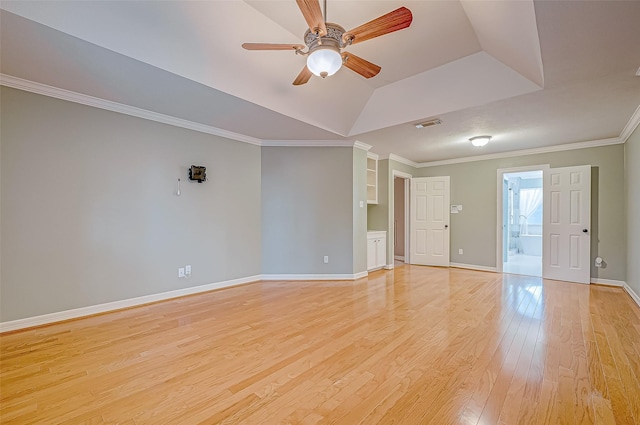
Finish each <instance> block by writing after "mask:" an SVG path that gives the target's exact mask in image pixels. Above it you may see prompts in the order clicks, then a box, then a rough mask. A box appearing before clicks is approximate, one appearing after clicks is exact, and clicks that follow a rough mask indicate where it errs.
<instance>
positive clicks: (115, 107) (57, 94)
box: [0, 74, 262, 146]
mask: <svg viewBox="0 0 640 425" xmlns="http://www.w3.org/2000/svg"><path fill="white" fill-rule="evenodd" d="M0 85H3V86H7V87H11V88H14V89H19V90H24V91H28V92H31V93H36V94H40V95H44V96H49V97H53V98H56V99H61V100H66V101H69V102H74V103H79V104H81V105H86V106H92V107H94V108H100V109H104V110H107V111H112V112H118V113H121V114H125V115H130V116H132V117H137V118H142V119H146V120H150V121H155V122H160V123H163V124H168V125H172V126H175V127H181V128H186V129H188V130H194V131H198V132H200V133H206V134H212V135H214V136H220V137H224V138H227V139H232V140H237V141H239V142H244V143H250V144H252V145H258V146H260V145H261V144H262V141H261V140H260V139H256V138H255V137H250V136H245V135H243V134H238V133H234V132H232V131H227V130H223V129H221V128H216V127H212V126H210V125H206V124H200V123H196V122H193V121H188V120H183V119H180V118H176V117H172V116H169V115H164V114H160V113H157V112H152V111H148V110H146V109H141V108H136V107H134V106H129V105H124V104H122V103H117V102H112V101H110V100H104V99H100V98H97V97H93V96H88V95H86V94H81V93H76V92H72V91H69V90H65V89H60V88H57V87H52V86H48V85H46V84H41V83H36V82H33V81H28V80H23V79H22V78H17V77H13V76H11V75H6V74H0Z"/></svg>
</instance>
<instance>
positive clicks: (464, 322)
mask: <svg viewBox="0 0 640 425" xmlns="http://www.w3.org/2000/svg"><path fill="white" fill-rule="evenodd" d="M0 342H1V344H2V357H1V362H2V364H1V365H2V370H1V390H2V395H1V401H2V408H1V409H2V410H1V415H2V416H1V420H0V422H2V424H11V423H19V424H30V423H38V424H59V423H64V424H67V423H69V424H81V423H82V424H84V423H88V424H94V423H123V424H197V423H205V424H280V423H290V424H316V423H318V424H325V423H334V424H347V425H352V424H359V423H363V424H464V425H471V424H477V425H490V424H491V425H493V424H504V425H512V424H594V423H595V424H640V309H639V308H638V306H637V305H635V304H634V303H633V301H632V300H631V298H630V297H629V296H628V295H627V294H625V293H624V292H623V291H622V289H620V288H610V287H604V286H595V285H591V286H589V285H580V284H571V283H565V282H555V281H544V282H543V281H542V280H541V279H539V278H532V277H524V276H516V275H501V274H495V273H485V272H475V271H467V270H458V269H450V270H448V269H437V268H428V267H416V266H402V267H398V268H397V269H396V270H394V271H389V272H386V271H380V272H376V273H373V274H372V275H371V276H370V277H369V279H368V280H367V279H362V280H358V281H356V282H261V283H255V284H249V285H244V286H240V287H236V288H229V289H225V290H221V291H217V292H210V293H206V294H200V295H195V296H190V297H185V298H181V299H176V300H172V301H167V302H162V303H158V304H154V305H148V306H144V307H139V308H135V309H130V310H125V311H120V312H115V313H111V314H106V315H101V316H95V317H90V318H85V319H81V320H76V321H72V322H67V323H61V324H57V325H52V326H47V327H42V328H39V329H33V330H27V331H22V332H17V333H11V334H5V335H2V336H0Z"/></svg>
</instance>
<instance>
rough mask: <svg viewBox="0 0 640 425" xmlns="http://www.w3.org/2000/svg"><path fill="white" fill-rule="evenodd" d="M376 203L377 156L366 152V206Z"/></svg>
mask: <svg viewBox="0 0 640 425" xmlns="http://www.w3.org/2000/svg"><path fill="white" fill-rule="evenodd" d="M377 203H378V155H376V154H375V153H371V152H367V204H377Z"/></svg>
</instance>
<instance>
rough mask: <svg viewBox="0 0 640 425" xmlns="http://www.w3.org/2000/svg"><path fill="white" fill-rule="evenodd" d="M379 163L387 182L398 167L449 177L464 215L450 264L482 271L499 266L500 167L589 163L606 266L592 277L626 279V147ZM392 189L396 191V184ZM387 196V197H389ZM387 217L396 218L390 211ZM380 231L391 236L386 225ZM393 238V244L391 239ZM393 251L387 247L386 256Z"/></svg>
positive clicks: (455, 219)
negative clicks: (413, 164) (432, 162)
mask: <svg viewBox="0 0 640 425" xmlns="http://www.w3.org/2000/svg"><path fill="white" fill-rule="evenodd" d="M381 162H382V163H383V166H386V169H387V181H392V180H391V179H392V177H391V174H392V172H393V170H394V169H397V170H399V171H403V172H406V173H409V174H413V176H414V177H434V176H450V177H451V204H462V205H463V210H462V212H460V213H459V214H452V215H451V262H452V263H460V264H469V265H475V266H483V267H496V223H497V216H496V214H497V204H496V202H497V170H498V169H502V168H514V167H524V166H529V165H543V164H549V165H550V167H565V166H572V165H583V164H590V165H591V166H592V170H591V171H592V188H591V195H592V202H591V204H592V205H591V215H592V220H591V221H592V226H591V231H592V232H591V233H592V244H591V245H592V246H591V257H592V258H595V257H597V256H601V257H602V258H603V259H604V261H605V262H606V267H604V268H600V269H598V268H595V266H593V265H592V270H591V276H592V277H593V278H600V279H611V280H620V281H624V280H625V276H626V247H625V243H624V241H625V232H626V225H625V213H624V200H625V196H624V190H623V187H624V167H623V164H624V145H621V144H620V145H612V146H602V147H596V148H586V149H575V150H570V151H562V152H554V153H546V154H537V155H525V156H518V157H510V158H500V159H491V160H483V161H473V162H465V163H458V164H450V165H441V166H435V167H421V168H413V167H409V166H407V165H405V164H400V163H398V162H396V161H389V160H386V161H381ZM385 163H386V164H385ZM389 188H390V189H392V188H393V185H391V186H390V187H389ZM389 197H390V195H387V199H389ZM384 202H385V203H386V199H385V201H384ZM387 214H390V215H392V214H393V211H392V210H390V209H389V208H388V207H387ZM391 218H393V217H391ZM382 230H390V233H392V232H393V229H388V225H387V226H385V227H384V228H383V229H382ZM390 240H393V235H391V236H390ZM459 248H463V250H464V254H463V255H459V254H458V249H459ZM391 249H392V246H391V245H389V250H388V252H390V250H391Z"/></svg>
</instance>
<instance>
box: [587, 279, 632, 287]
mask: <svg viewBox="0 0 640 425" xmlns="http://www.w3.org/2000/svg"><path fill="white" fill-rule="evenodd" d="M591 283H596V284H598V285H607V286H620V287H624V285H626V283H625V282H624V281H622V280H611V279H600V278H597V277H592V278H591Z"/></svg>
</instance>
